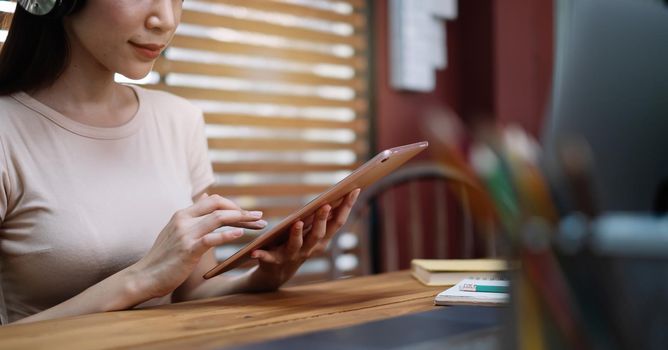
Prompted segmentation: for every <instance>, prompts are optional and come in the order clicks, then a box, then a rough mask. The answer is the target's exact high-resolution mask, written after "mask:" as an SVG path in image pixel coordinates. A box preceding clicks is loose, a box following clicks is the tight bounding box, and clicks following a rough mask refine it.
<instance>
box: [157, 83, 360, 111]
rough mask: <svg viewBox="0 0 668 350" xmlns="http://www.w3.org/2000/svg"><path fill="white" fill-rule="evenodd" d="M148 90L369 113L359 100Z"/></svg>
mask: <svg viewBox="0 0 668 350" xmlns="http://www.w3.org/2000/svg"><path fill="white" fill-rule="evenodd" d="M145 86H146V87H147V88H151V89H160V90H164V91H168V92H171V93H173V94H175V95H179V96H182V97H185V98H190V99H204V100H215V101H228V102H248V103H269V104H279V105H288V106H297V107H343V108H351V109H353V110H355V111H356V112H358V113H366V112H367V101H366V99H363V98H357V99H354V100H349V101H342V100H330V99H325V98H319V97H303V96H288V95H276V94H268V93H258V92H242V91H230V90H217V89H200V88H194V87H183V86H172V85H165V84H158V85H145Z"/></svg>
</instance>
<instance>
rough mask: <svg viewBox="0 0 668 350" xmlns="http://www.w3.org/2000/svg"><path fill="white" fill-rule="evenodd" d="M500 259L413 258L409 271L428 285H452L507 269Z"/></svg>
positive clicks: (496, 274)
mask: <svg viewBox="0 0 668 350" xmlns="http://www.w3.org/2000/svg"><path fill="white" fill-rule="evenodd" d="M507 267H508V264H507V263H506V261H504V260H500V259H413V260H412V261H411V273H412V274H413V277H415V278H416V279H417V280H418V281H420V282H422V283H423V284H426V285H428V286H452V285H454V284H456V283H457V282H459V281H461V280H462V279H464V278H467V277H472V276H474V277H486V278H494V277H497V276H498V273H499V272H501V271H505V270H507Z"/></svg>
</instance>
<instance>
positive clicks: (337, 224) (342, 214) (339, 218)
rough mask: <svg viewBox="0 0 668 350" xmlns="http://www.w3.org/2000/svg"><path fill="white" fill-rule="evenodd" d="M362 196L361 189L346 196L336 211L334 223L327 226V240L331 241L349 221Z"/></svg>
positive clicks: (331, 222)
mask: <svg viewBox="0 0 668 350" xmlns="http://www.w3.org/2000/svg"><path fill="white" fill-rule="evenodd" d="M359 195H360V189H359V188H358V189H356V190H354V191H352V192H350V193H348V195H347V196H346V199H345V201H344V202H343V203H342V204H341V206H340V207H339V208H338V209H337V210H336V213H335V214H334V217H333V219H332V221H330V222H329V223H328V224H327V233H325V239H327V240H328V239H331V237H332V235H334V234H335V233H336V231H338V230H339V229H340V228H341V227H343V225H344V224H345V223H346V221H347V220H348V216H349V215H350V211H351V210H352V209H353V206H354V205H355V202H356V201H357V198H358V197H359Z"/></svg>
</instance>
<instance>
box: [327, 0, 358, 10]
mask: <svg viewBox="0 0 668 350" xmlns="http://www.w3.org/2000/svg"><path fill="white" fill-rule="evenodd" d="M328 1H332V0H328ZM334 1H343V2H347V3H349V4H351V5H353V7H354V8H355V9H364V8H366V1H367V0H334Z"/></svg>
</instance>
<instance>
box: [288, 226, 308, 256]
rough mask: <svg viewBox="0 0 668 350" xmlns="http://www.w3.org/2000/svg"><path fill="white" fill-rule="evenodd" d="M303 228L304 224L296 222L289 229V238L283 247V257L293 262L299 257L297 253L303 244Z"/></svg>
mask: <svg viewBox="0 0 668 350" xmlns="http://www.w3.org/2000/svg"><path fill="white" fill-rule="evenodd" d="M303 228H304V223H303V222H301V221H297V222H296V223H295V224H294V225H292V228H291V229H290V238H288V243H287V245H286V247H285V255H287V256H289V257H290V258H291V259H293V260H294V259H295V258H297V257H298V256H299V251H300V250H301V247H302V244H304V237H303V236H302V234H303V232H302V230H303Z"/></svg>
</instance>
